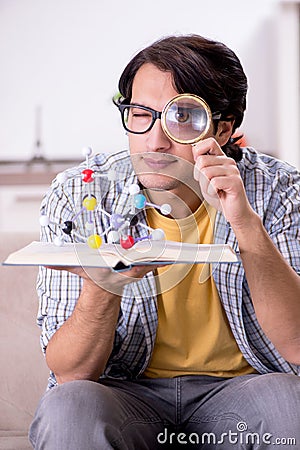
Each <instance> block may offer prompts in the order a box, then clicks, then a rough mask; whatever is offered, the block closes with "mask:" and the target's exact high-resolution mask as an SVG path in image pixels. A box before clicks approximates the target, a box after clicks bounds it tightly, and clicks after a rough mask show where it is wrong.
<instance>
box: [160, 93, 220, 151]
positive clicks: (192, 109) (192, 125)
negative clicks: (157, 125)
mask: <svg viewBox="0 0 300 450" xmlns="http://www.w3.org/2000/svg"><path fill="white" fill-rule="evenodd" d="M220 117H221V114H218V113H216V114H212V112H211V110H210V108H209V106H208V104H207V103H206V102H205V100H203V99H202V98H201V97H198V96H197V95H194V94H179V95H177V96H176V97H173V98H172V99H171V100H170V101H169V102H168V103H167V104H166V105H165V107H164V109H163V111H162V113H161V125H162V128H163V130H164V132H165V134H166V135H167V136H168V137H169V138H170V139H172V140H173V141H175V142H178V143H180V144H196V143H197V142H198V141H200V140H201V139H203V138H204V137H205V135H206V134H207V132H208V131H209V129H210V127H211V123H212V120H213V119H219V118H220Z"/></svg>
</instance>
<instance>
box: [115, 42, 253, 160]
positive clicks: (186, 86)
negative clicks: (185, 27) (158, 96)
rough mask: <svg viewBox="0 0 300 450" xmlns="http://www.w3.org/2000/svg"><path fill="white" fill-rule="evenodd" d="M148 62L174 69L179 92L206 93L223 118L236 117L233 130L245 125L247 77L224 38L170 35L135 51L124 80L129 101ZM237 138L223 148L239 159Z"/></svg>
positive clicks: (122, 90)
mask: <svg viewBox="0 0 300 450" xmlns="http://www.w3.org/2000/svg"><path fill="white" fill-rule="evenodd" d="M145 63H151V64H154V65H155V66H156V67H157V68H158V69H160V70H162V71H166V72H170V73H171V74H172V77H173V82H174V88H175V89H176V91H178V93H179V94H182V93H190V94H196V95H198V96H199V97H202V98H203V99H204V100H205V101H206V102H207V103H208V105H209V107H210V109H211V111H212V112H220V113H222V116H221V119H220V120H224V119H228V117H229V116H230V117H231V116H233V117H234V120H235V122H234V127H233V132H234V131H235V130H236V129H237V128H238V127H239V126H240V125H241V123H242V121H243V117H244V111H245V109H246V95H247V88H248V86H247V78H246V75H245V73H244V70H243V68H242V65H241V63H240V61H239V59H238V57H237V56H236V54H235V53H234V52H233V51H232V50H230V49H229V48H228V47H227V46H226V45H224V44H222V43H221V42H216V41H213V40H210V39H206V38H204V37H202V36H198V35H194V34H192V35H186V36H170V37H166V38H163V39H160V40H158V41H156V42H154V43H153V44H152V45H150V46H149V47H146V48H145V49H143V50H141V51H140V52H139V53H138V54H137V55H135V56H134V57H133V58H132V60H131V61H130V62H129V63H128V65H127V66H126V67H125V69H124V71H123V73H122V75H121V77H120V80H119V91H120V94H121V95H122V96H123V97H124V98H125V99H126V100H125V101H126V102H128V101H130V100H131V96H132V83H133V79H134V77H135V75H136V73H137V71H138V69H139V68H140V67H141V66H142V65H143V64H145ZM236 141H237V140H236V139H232V138H231V139H230V140H229V141H228V142H227V143H226V144H225V145H224V146H223V150H224V152H225V153H226V154H227V156H230V157H232V158H234V159H235V160H236V161H238V160H240V159H241V157H242V152H241V149H240V148H239V146H238V145H237V144H236V143H235V142H236Z"/></svg>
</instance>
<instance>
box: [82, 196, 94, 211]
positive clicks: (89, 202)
mask: <svg viewBox="0 0 300 450" xmlns="http://www.w3.org/2000/svg"><path fill="white" fill-rule="evenodd" d="M82 205H83V206H84V207H85V209H87V210H88V211H94V209H95V208H96V206H97V200H96V199H95V197H86V198H85V199H84V200H83V202H82Z"/></svg>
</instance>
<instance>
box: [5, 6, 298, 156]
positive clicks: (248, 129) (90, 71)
mask: <svg viewBox="0 0 300 450" xmlns="http://www.w3.org/2000/svg"><path fill="white" fill-rule="evenodd" d="M277 24H278V1H277V0H244V1H241V0H227V1H226V2H225V1H224V0H210V1H209V2H208V1H204V0H189V1H188V2H184V1H182V0H163V1H161V0H160V1H158V0H152V2H141V1H140V0H128V1H120V0H114V1H111V2H104V1H103V0H51V1H50V0H48V1H47V0H0V64H1V70H0V99H1V101H0V159H10V158H13V159H16V158H29V157H30V156H32V152H33V144H34V141H35V128H36V123H35V119H36V110H37V108H38V107H39V106H41V110H42V124H41V133H42V140H43V144H44V152H45V156H47V157H49V158H59V157H76V156H79V157H80V154H81V153H80V152H81V148H82V147H83V146H86V145H91V146H92V147H93V148H94V151H97V152H100V151H114V150H117V149H120V148H123V147H124V146H126V145H127V142H126V138H125V135H124V132H123V130H122V127H121V124H120V117H119V113H118V111H117V110H116V108H115V107H114V106H113V105H112V103H111V97H112V96H113V94H114V93H115V92H116V91H117V83H118V78H119V75H120V73H121V71H122V69H123V68H124V66H125V65H126V63H127V62H128V60H129V59H130V58H131V57H132V56H133V54H135V53H136V52H137V51H138V50H139V49H141V48H142V47H144V46H145V45H147V44H149V43H151V42H152V41H153V40H156V39H158V38H159V37H161V36H163V35H168V34H173V33H199V34H202V35H204V36H207V37H210V38H214V39H218V40H221V41H223V42H225V43H226V44H227V45H229V46H230V47H231V48H233V49H234V50H235V51H236V52H237V54H238V55H239V57H240V58H241V61H242V63H243V65H244V67H245V70H246V73H247V74H248V77H249V84H250V91H249V98H248V111H247V114H246V118H245V122H244V126H243V128H242V131H244V132H245V134H246V136H247V139H248V141H249V143H250V144H252V145H254V146H255V147H257V148H258V149H260V150H262V151H266V152H270V153H274V154H278V136H277V134H276V133H274V124H275V125H276V120H277V115H276V107H277V99H276V87H277V84H276V83H277V79H276V67H277V44H278V43H277ZM297 151H299V149H298V150H297Z"/></svg>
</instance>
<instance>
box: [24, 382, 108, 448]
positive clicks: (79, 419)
mask: <svg viewBox="0 0 300 450" xmlns="http://www.w3.org/2000/svg"><path fill="white" fill-rule="evenodd" d="M112 395H113V394H112V392H111V391H110V389H109V388H107V387H106V386H103V385H101V384H98V383H96V382H93V381H71V382H68V383H64V384H61V385H59V386H57V387H55V388H53V389H51V390H50V391H49V392H47V393H46V394H45V395H44V397H43V398H42V399H41V402H40V404H39V407H38V409H37V411H36V414H35V417H34V420H33V422H32V424H31V427H30V433H29V439H30V441H31V442H32V444H33V445H34V448H45V447H44V445H45V443H47V448H49V449H51V450H52V449H57V448H74V449H77V448H80V449H81V448H90V449H94V448H99V442H98V441H99V439H100V440H101V439H102V436H106V435H107V436H110V435H112V436H114V435H115V434H117V432H116V430H117V427H116V426H115V424H114V420H117V414H116V412H115V411H114V402H113V399H112ZM103 439H104V441H103V442H106V440H105V438H104V437H103ZM101 445H102V444H101ZM103 445H104V444H103ZM105 445H106V444H105ZM100 447H101V446H100ZM103 448H104V447H103ZM105 448H106V447H105ZM107 448H110V447H107Z"/></svg>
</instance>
